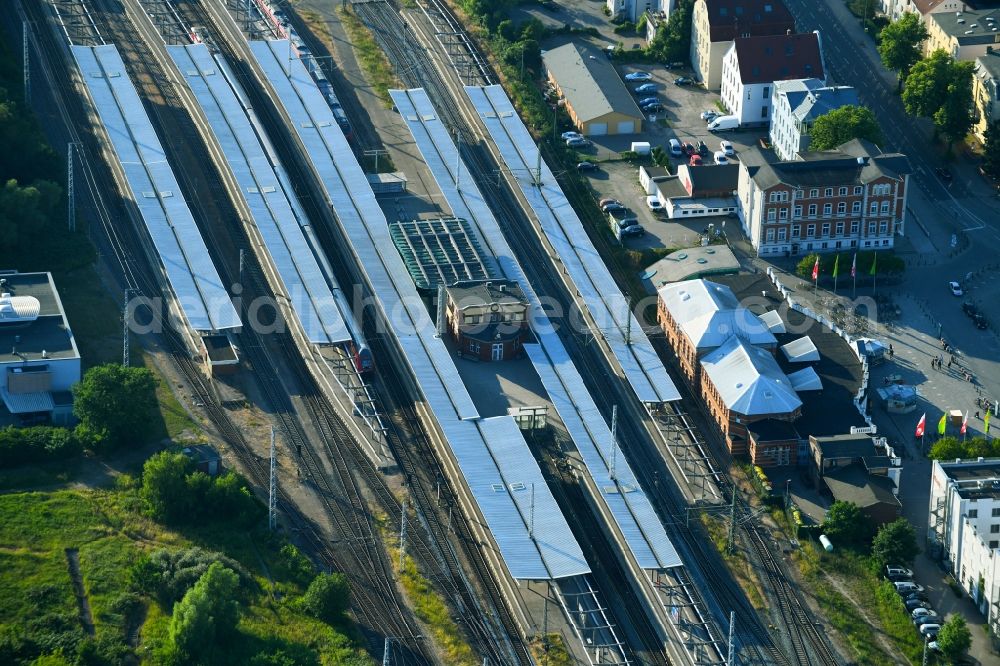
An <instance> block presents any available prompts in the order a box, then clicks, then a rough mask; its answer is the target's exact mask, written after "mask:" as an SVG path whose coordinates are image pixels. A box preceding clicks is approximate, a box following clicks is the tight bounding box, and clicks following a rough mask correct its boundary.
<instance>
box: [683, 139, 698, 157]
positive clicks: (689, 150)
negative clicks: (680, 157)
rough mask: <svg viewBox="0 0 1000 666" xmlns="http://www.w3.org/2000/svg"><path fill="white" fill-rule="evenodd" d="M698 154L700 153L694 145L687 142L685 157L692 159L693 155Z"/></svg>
mask: <svg viewBox="0 0 1000 666" xmlns="http://www.w3.org/2000/svg"><path fill="white" fill-rule="evenodd" d="M697 152H698V149H697V148H695V147H694V144H693V143H687V142H685V144H684V154H685V155H687V156H689V157H690V156H691V155H694V154H695V153H697Z"/></svg>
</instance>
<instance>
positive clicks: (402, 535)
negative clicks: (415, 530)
mask: <svg viewBox="0 0 1000 666" xmlns="http://www.w3.org/2000/svg"><path fill="white" fill-rule="evenodd" d="M405 555H406V500H405V499H404V500H403V511H402V516H401V517H400V525H399V573H400V574H402V573H403V557H404V556H405Z"/></svg>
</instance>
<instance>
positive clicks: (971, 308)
mask: <svg viewBox="0 0 1000 666" xmlns="http://www.w3.org/2000/svg"><path fill="white" fill-rule="evenodd" d="M962 312H964V313H965V314H967V315H969V317H975V316H976V315H977V314H979V308H977V307H976V306H975V305H974V304H973V303H970V302H969V301H966V302H964V303H962Z"/></svg>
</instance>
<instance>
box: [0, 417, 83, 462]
mask: <svg viewBox="0 0 1000 666" xmlns="http://www.w3.org/2000/svg"><path fill="white" fill-rule="evenodd" d="M82 450H83V447H82V446H81V444H80V441H79V440H78V439H77V438H76V437H75V436H74V433H73V431H72V430H68V429H66V428H56V427H52V426H32V427H30V428H16V427H14V426H7V427H6V428H0V468H8V467H16V466H18V465H25V464H29V463H41V462H48V461H51V460H65V459H67V458H72V457H74V456H77V455H79V454H80V453H81V451H82Z"/></svg>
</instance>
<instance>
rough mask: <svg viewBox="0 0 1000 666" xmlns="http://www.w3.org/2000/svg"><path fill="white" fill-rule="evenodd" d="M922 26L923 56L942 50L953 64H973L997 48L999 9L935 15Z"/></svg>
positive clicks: (938, 13) (999, 26) (998, 41)
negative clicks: (967, 62) (923, 30)
mask: <svg viewBox="0 0 1000 666" xmlns="http://www.w3.org/2000/svg"><path fill="white" fill-rule="evenodd" d="M925 23H926V24H927V39H926V40H925V41H924V54H925V55H928V54H930V53H933V52H934V51H936V50H938V49H942V50H944V51H945V53H947V54H948V55H950V56H951V57H952V58H954V59H955V60H975V59H976V58H978V57H979V56H982V55H986V52H987V49H992V48H994V47H995V46H996V45H997V44H1000V9H995V8H994V9H980V10H966V11H955V12H937V13H934V14H928V15H927V16H926V17H925Z"/></svg>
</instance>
